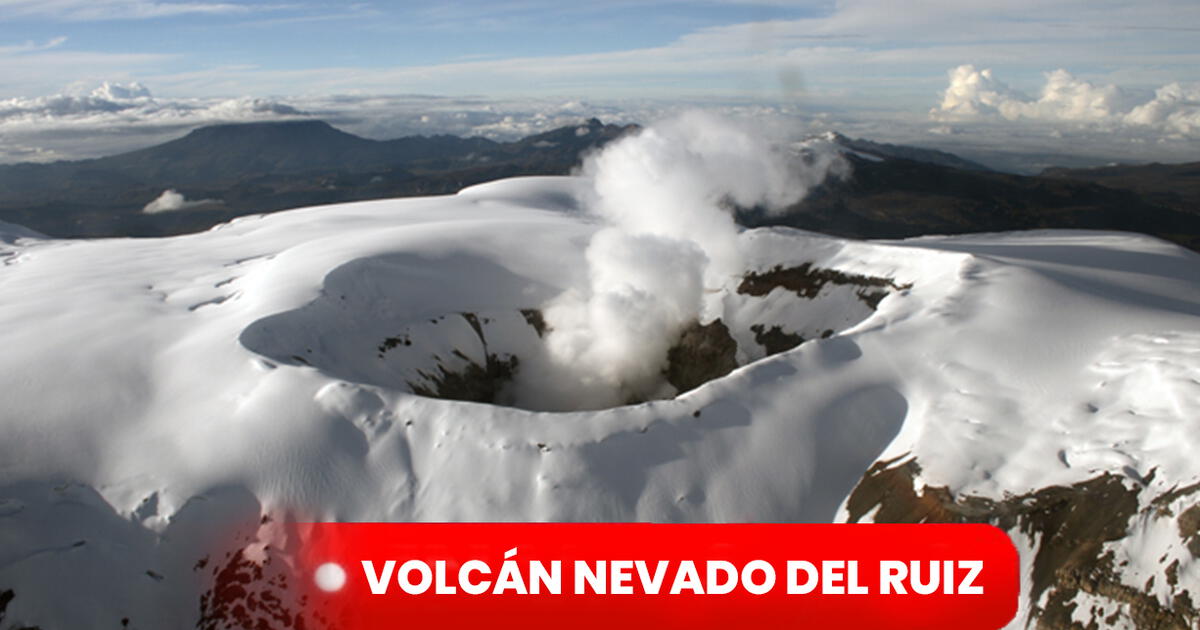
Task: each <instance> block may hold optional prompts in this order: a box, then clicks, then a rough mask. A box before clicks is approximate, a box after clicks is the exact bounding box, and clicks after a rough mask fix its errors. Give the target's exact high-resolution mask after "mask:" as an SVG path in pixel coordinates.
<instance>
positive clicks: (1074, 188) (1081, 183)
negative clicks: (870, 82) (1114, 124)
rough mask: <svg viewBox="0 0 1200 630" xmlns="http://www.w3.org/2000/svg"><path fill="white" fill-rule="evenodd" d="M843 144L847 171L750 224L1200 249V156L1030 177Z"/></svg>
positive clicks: (935, 155) (745, 218)
mask: <svg viewBox="0 0 1200 630" xmlns="http://www.w3.org/2000/svg"><path fill="white" fill-rule="evenodd" d="M835 141H836V142H838V143H839V144H841V145H842V146H843V147H847V148H848V149H851V150H850V151H848V152H847V154H846V158H847V159H848V160H850V162H851V163H852V166H853V172H852V174H851V175H850V176H849V177H848V178H846V179H843V180H829V181H826V182H825V183H824V184H823V185H822V186H821V187H820V188H818V189H817V190H816V191H814V192H813V193H811V194H810V195H809V196H808V197H807V198H805V199H804V200H803V201H802V202H801V203H799V204H797V206H796V207H794V208H792V209H791V211H790V212H788V213H786V214H784V215H783V216H769V217H768V216H766V215H765V214H763V213H761V212H756V211H753V210H750V211H745V212H743V213H742V215H741V217H740V219H741V222H742V223H743V224H745V225H748V226H760V225H779V224H783V225H789V226H792V227H798V228H801V229H806V230H812V231H815V232H822V233H826V234H834V235H839V236H846V237H852V238H907V237H911V236H920V235H926V234H965V233H972V232H1002V231H1012V230H1031V229H1045V228H1067V229H1093V230H1121V231H1128V232H1140V233H1143V234H1150V235H1153V236H1157V237H1159V238H1163V239H1166V240H1170V241H1174V242H1176V243H1178V244H1180V245H1183V246H1185V247H1188V248H1190V249H1192V250H1196V251H1200V162H1193V163H1189V164H1178V165H1162V164H1149V165H1142V166H1118V167H1107V168H1096V169H1051V170H1048V171H1046V172H1044V173H1042V174H1040V175H1035V176H1027V175H1014V174H1010V173H998V172H994V171H989V170H987V169H986V167H983V166H980V165H978V164H974V163H972V162H968V161H967V160H961V159H959V158H957V157H955V156H953V155H951V154H947V153H943V152H940V151H931V150H926V149H913V148H911V147H895V146H894V145H875V144H874V143H870V142H867V141H861V140H854V141H846V140H844V139H842V138H837V139H835ZM872 145H874V146H872ZM898 149H899V150H898Z"/></svg>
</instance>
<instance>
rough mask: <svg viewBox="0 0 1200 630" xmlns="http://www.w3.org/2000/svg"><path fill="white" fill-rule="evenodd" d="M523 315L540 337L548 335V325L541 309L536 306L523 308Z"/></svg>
mask: <svg viewBox="0 0 1200 630" xmlns="http://www.w3.org/2000/svg"><path fill="white" fill-rule="evenodd" d="M521 316H522V317H524V318H525V321H526V322H527V323H528V324H529V325H530V326H532V327H533V329H534V330H535V331H536V332H537V336H538V337H545V336H546V331H547V330H548V328H547V327H546V319H545V318H544V317H543V316H542V312H541V311H540V310H538V309H536V308H523V309H521Z"/></svg>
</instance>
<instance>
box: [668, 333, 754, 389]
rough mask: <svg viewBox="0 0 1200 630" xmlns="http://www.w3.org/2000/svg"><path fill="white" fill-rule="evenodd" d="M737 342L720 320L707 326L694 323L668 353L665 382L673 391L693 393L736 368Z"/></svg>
mask: <svg viewBox="0 0 1200 630" xmlns="http://www.w3.org/2000/svg"><path fill="white" fill-rule="evenodd" d="M737 366H738V365H737V342H736V341H734V340H733V337H732V336H731V335H730V334H729V328H727V327H726V326H725V324H724V322H722V321H721V320H719V319H718V320H716V321H714V322H712V323H711V324H708V325H707V326H701V325H700V323H699V322H696V323H693V324H692V325H691V326H689V327H688V328H687V329H686V330H684V331H683V334H682V335H680V337H679V342H678V343H676V344H675V345H674V346H673V347H672V348H671V349H670V350H669V351H667V369H666V373H665V376H666V378H667V382H668V383H670V384H671V385H673V386H674V387H675V390H676V391H677V392H679V393H680V394H682V393H683V392H686V391H690V390H693V389H695V388H697V387H699V386H701V385H703V384H705V383H707V382H709V381H711V380H713V379H717V378H721V377H722V376H725V375H726V374H729V373H730V372H732V371H733V370H735V369H736V368H737Z"/></svg>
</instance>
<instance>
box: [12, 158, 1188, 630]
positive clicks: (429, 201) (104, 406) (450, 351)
mask: <svg viewBox="0 0 1200 630" xmlns="http://www.w3.org/2000/svg"><path fill="white" fill-rule="evenodd" d="M593 191H594V188H593V182H592V181H590V180H587V179H584V178H528V179H516V180H505V181H499V182H493V183H491V184H485V185H482V186H477V187H474V188H470V189H467V190H465V191H463V192H462V193H460V194H458V195H456V196H450V197H436V198H419V199H406V200H393V201H375V202H364V203H356V204H344V205H336V206H326V207H316V208H306V209H299V210H293V211H289V212H284V213H279V214H274V215H270V216H261V217H245V218H241V219H237V220H235V221H233V222H231V223H229V224H224V225H221V226H218V227H217V228H215V229H213V230H211V231H209V232H206V233H202V234H195V235H189V236H181V237H174V238H166V239H141V240H135V239H113V240H98V241H57V240H50V239H45V238H39V237H38V236H37V235H36V234H33V233H30V232H28V231H25V230H21V229H18V228H15V227H12V226H7V225H5V226H0V260H2V261H3V266H2V267H0V349H2V351H0V394H2V395H3V403H4V404H3V406H2V407H0V435H2V436H3V437H2V439H0V541H3V544H2V545H0V627H7V626H3V624H10V625H14V624H15V627H22V626H23V625H36V626H38V627H40V628H42V629H43V630H55V629H57V628H91V627H95V628H100V627H120V624H121V623H122V620H125V625H126V626H127V627H136V628H176V627H178V628H184V627H189V628H190V627H196V626H197V625H199V626H200V627H221V626H220V624H219V622H220V620H221V617H220V615H221V614H222V612H221V611H222V610H224V609H222V608H221V607H220V606H218V605H217V604H215V603H214V601H215V600H214V597H213V592H214V588H216V587H215V586H214V583H217V585H218V586H219V583H220V582H221V580H225V579H229V576H230V575H233V574H237V573H238V571H239V570H241V569H245V570H246V571H245V572H243V573H242V574H243V575H251V576H252V575H254V569H253V568H247V567H251V565H254V563H256V562H259V561H261V559H262V557H263V554H264V553H265V552H264V551H263V548H264V546H267V545H269V546H270V547H271V548H272V549H277V550H278V549H284V550H286V549H287V548H288V546H289V545H290V544H293V543H294V538H293V534H294V532H290V531H289V530H288V528H287V527H285V526H284V523H286V521H287V520H288V519H337V520H393V521H412V520H415V521H460V520H535V521H537V520H551V521H581V520H586V521H593V520H600V521H631V520H638V521H643V520H648V521H660V522H663V521H667V522H729V521H751V522H758V521H812V522H828V521H847V520H851V521H864V520H872V519H875V520H880V521H883V520H902V521H904V520H906V521H922V520H928V521H969V520H974V521H987V522H993V523H996V524H998V525H1000V526H1002V527H1004V528H1005V529H1006V530H1008V531H1009V532H1010V535H1011V536H1012V537H1013V539H1014V540H1015V541H1016V542H1017V543H1018V546H1019V547H1020V548H1021V551H1022V562H1023V571H1024V572H1025V576H1024V577H1025V579H1024V582H1023V589H1024V592H1025V594H1026V599H1025V601H1024V603H1023V606H1022V612H1021V614H1020V616H1019V617H1018V619H1017V620H1016V621H1014V627H1022V626H1024V625H1025V624H1027V623H1041V624H1043V625H1044V626H1046V627H1067V626H1068V625H1069V623H1070V622H1071V621H1072V620H1077V621H1080V622H1082V623H1084V624H1086V623H1088V622H1089V621H1096V622H1097V623H1099V624H1101V625H1104V626H1106V627H1107V626H1112V627H1118V626H1124V627H1138V628H1142V627H1175V626H1172V625H1170V624H1176V625H1179V624H1182V626H1181V627H1187V626H1188V624H1192V625H1194V624H1195V623H1196V620H1197V613H1196V603H1195V602H1196V601H1197V598H1198V597H1200V586H1198V585H1200V563H1197V562H1196V557H1197V555H1200V531H1198V528H1200V507H1197V505H1200V464H1197V462H1196V455H1195V454H1196V453H1197V452H1200V257H1198V256H1197V255H1195V254H1194V253H1191V252H1188V251H1186V250H1183V249H1180V248H1178V247H1176V246H1174V245H1170V244H1167V243H1165V242H1162V241H1159V240H1155V239H1152V238H1149V237H1143V236H1137V235H1130V234H1119V233H1098V232H1058V231H1046V232H1029V233H1012V234H993V235H979V236H963V237H953V238H949V237H945V238H944V237H927V238H921V239H912V240H907V241H895V242H855V241H846V240H841V239H836V238H831V237H826V236H822V235H818V234H812V233H806V232H800V231H796V230H790V229H756V230H744V231H736V230H732V229H731V230H730V232H729V233H730V234H732V235H733V236H732V241H731V242H732V245H730V244H727V243H724V242H722V243H718V244H717V245H719V246H720V247H724V248H726V249H728V250H730V251H735V250H736V252H737V253H738V255H737V256H729V257H728V260H726V261H725V264H723V265H722V266H720V267H719V269H718V271H719V272H720V273H712V271H713V270H712V268H709V270H708V272H706V273H704V274H703V275H701V274H699V273H696V274H693V275H694V277H692V276H687V275H686V272H688V268H687V267H686V266H681V267H679V269H681V270H682V271H681V272H680V273H681V274H682V275H678V276H670V277H668V280H667V281H665V282H661V283H658V284H655V282H651V281H649V280H647V281H646V282H645V283H643V284H642V285H639V287H638V291H639V292H638V293H637V295H640V296H643V297H646V296H649V297H650V298H654V300H650V301H648V302H647V301H641V302H637V301H633V302H629V304H631V305H634V306H637V307H638V308H649V309H651V310H644V311H638V312H637V313H640V314H642V315H644V314H645V313H654V314H658V315H663V316H664V317H667V318H668V319H670V318H674V319H670V321H671V323H670V325H662V326H659V327H657V328H653V327H652V328H645V327H643V328H638V329H637V331H640V332H645V331H647V330H648V331H651V332H654V333H655V334H657V335H658V336H657V337H647V338H646V339H645V343H644V345H646V346H652V347H653V348H655V352H654V353H650V354H647V355H646V356H647V357H651V358H650V359H646V360H645V361H641V362H640V363H637V364H636V365H633V369H636V370H639V373H638V375H637V377H636V379H626V378H625V377H624V376H623V375H622V374H621V373H619V372H615V373H611V374H610V373H605V371H606V369H607V368H606V366H607V365H608V364H606V363H605V362H604V361H603V360H601V361H595V360H594V359H596V358H597V357H599V358H600V359H604V358H605V357H607V356H609V355H606V354H605V351H607V350H608V349H609V347H608V345H606V344H607V343H608V341H610V340H609V339H608V338H607V337H605V335H603V334H598V332H599V333H603V332H604V331H606V330H615V331H617V333H616V334H619V335H625V334H629V332H630V329H628V328H622V326H623V325H624V324H623V323H622V322H616V323H612V322H609V323H608V324H609V325H607V327H593V328H589V329H587V331H586V332H587V335H576V336H574V337H570V336H568V337H565V339H566V341H561V339H564V338H557V339H559V340H560V341H555V339H556V338H555V337H554V335H555V326H558V330H559V332H562V331H563V330H564V329H568V328H569V327H570V326H573V325H575V324H577V323H578V321H579V317H580V315H579V314H580V313H584V314H586V315H588V316H590V317H607V316H608V315H609V314H611V313H614V312H615V313H620V312H622V311H621V310H620V309H621V307H623V305H625V303H624V302H619V303H618V304H617V307H616V308H614V307H613V305H612V304H611V303H601V302H600V301H598V300H596V299H592V298H594V297H595V295H600V296H601V297H603V298H605V299H609V298H612V296H617V297H618V298H620V297H621V296H623V295H624V294H622V293H621V292H620V291H614V290H612V287H611V286H610V285H608V284H605V282H609V280H611V279H608V280H605V279H604V278H600V279H599V280H604V281H605V282H600V281H598V279H597V275H598V272H597V267H596V265H595V262H596V257H597V256H599V254H597V252H596V251H595V249H594V248H590V247H589V243H591V244H594V243H595V241H596V240H597V235H598V234H601V233H602V232H604V231H605V230H608V229H610V228H609V226H608V225H607V224H606V223H603V222H601V221H598V220H597V219H596V217H595V216H594V215H593V214H590V213H588V212H586V211H585V210H584V207H585V206H587V205H588V204H589V203H594V200H593V199H591V198H590V197H589V195H592V194H593ZM646 243H648V245H649V246H650V247H651V249H654V248H655V247H658V246H659V245H661V243H656V242H649V241H647V242H646ZM618 244H620V243H618ZM618 249H619V248H618ZM660 250H662V248H659V250H655V251H660ZM676 250H678V251H676ZM676 250H670V251H666V250H662V251H666V253H665V254H664V255H663V256H661V257H660V258H657V259H654V260H653V262H655V263H663V264H675V263H677V262H678V261H680V260H684V261H687V260H692V259H694V258H696V256H695V255H694V253H693V252H691V250H688V249H687V248H683V249H679V248H676ZM712 251H717V250H716V249H713V250H712ZM601 253H603V252H601ZM676 254H678V255H676ZM636 263H637V260H636V259H635V260H634V262H633V263H631V264H633V265H634V266H631V267H629V269H627V270H626V271H627V272H628V274H629V275H631V276H637V275H639V274H640V273H641V271H640V270H639V269H638V268H636ZM622 264H624V263H622ZM646 264H649V263H646ZM672 268H673V267H672ZM688 278H691V280H689V279H688ZM610 284H611V282H610ZM685 285H686V286H685ZM681 287H683V288H686V289H687V290H688V291H689V292H686V294H684V293H680V292H681V291H682V289H681ZM581 291H587V292H590V293H589V294H588V295H585V296H584V298H579V299H577V298H578V295H577V294H579V292H581ZM605 291H607V293H605ZM676 293H680V294H682V295H684V297H685V298H687V299H686V300H674V301H666V302H659V301H655V300H656V299H657V298H658V297H661V295H668V294H669V295H671V296H675V295H676ZM660 294H661V295H660ZM589 296H590V297H589ZM689 296H692V297H689ZM697 296H698V297H697ZM693 297H695V299H694V300H693ZM585 298H586V299H585ZM613 299H615V298H613ZM687 300H692V301H690V302H689V301H687ZM647 304H649V306H647ZM679 304H684V305H687V306H688V309H691V310H686V309H685V310H682V311H679V310H677V309H676V310H672V309H675V307H676V306H678V305H679ZM655 309H657V310H655ZM632 316H633V315H632V314H631V317H632ZM573 317H574V319H573ZM637 323H642V322H637ZM581 340H582V341H581ZM556 343H563V344H564V346H563V347H566V348H567V350H570V351H572V352H574V354H570V353H568V355H567V356H572V357H581V359H580V361H578V362H577V364H576V365H575V366H574V367H575V368H577V369H571V370H567V369H564V368H562V365H561V364H560V363H556V360H557V359H556V357H557V356H558V355H557V354H556V353H559V352H562V347H559V346H556V345H555V344H556ZM620 347H626V346H620ZM564 372H569V373H568V374H566V375H565V376H564ZM243 549H244V550H246V551H245V552H244V553H242V552H239V550H243ZM1066 550H1071V553H1066ZM239 562H241V563H243V564H241V565H239V564H237V563H239ZM251 581H253V580H251ZM64 593H70V596H69V597H65V596H64ZM260 612H261V613H262V614H263V615H267V614H268V612H269V611H262V610H260ZM1152 622H1153V623H1159V624H1163V625H1158V626H1154V625H1147V624H1151V623H1152Z"/></svg>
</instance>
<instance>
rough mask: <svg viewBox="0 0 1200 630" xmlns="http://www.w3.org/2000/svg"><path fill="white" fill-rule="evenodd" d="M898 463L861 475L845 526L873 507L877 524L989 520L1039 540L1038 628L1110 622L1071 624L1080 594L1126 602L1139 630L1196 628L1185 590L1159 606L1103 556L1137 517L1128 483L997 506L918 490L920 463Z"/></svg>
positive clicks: (1093, 482) (1035, 580) (1089, 485)
mask: <svg viewBox="0 0 1200 630" xmlns="http://www.w3.org/2000/svg"><path fill="white" fill-rule="evenodd" d="M902 459H903V458H898V459H895V460H891V461H881V462H876V463H875V465H873V466H872V467H871V468H870V470H868V471H867V473H866V474H865V475H863V478H862V479H861V480H860V481H859V483H858V486H857V487H855V489H854V491H853V492H852V493H851V494H850V497H849V498H848V499H847V503H846V507H847V511H848V512H849V520H850V522H857V521H859V520H860V519H862V518H863V517H864V516H865V515H866V514H868V513H870V512H871V511H872V510H876V511H875V513H874V517H873V520H874V521H875V522H877V523H991V524H993V525H996V526H997V527H999V528H1001V529H1003V530H1005V531H1013V530H1019V531H1021V532H1023V533H1025V534H1026V535H1028V536H1029V537H1030V539H1031V540H1035V541H1038V546H1037V550H1036V552H1035V556H1034V560H1033V570H1032V576H1031V578H1032V583H1031V584H1030V592H1029V599H1030V601H1032V602H1038V601H1039V600H1040V597H1041V595H1042V593H1044V592H1047V591H1048V592H1049V595H1048V597H1047V600H1046V603H1045V605H1044V606H1041V607H1038V606H1036V605H1035V607H1034V609H1033V618H1034V619H1036V623H1037V627H1038V628H1046V629H1051V630H1078V629H1081V628H1091V627H1100V624H1101V623H1103V624H1104V625H1112V623H1114V621H1113V620H1108V619H1100V620H1098V621H1097V620H1096V619H1095V615H1094V614H1093V620H1092V624H1091V625H1087V626H1084V625H1082V624H1079V623H1078V622H1075V621H1072V618H1073V615H1074V614H1075V604H1073V603H1072V600H1073V599H1074V598H1075V596H1076V595H1077V594H1078V593H1079V592H1085V593H1090V594H1092V595H1096V596H1098V597H1101V598H1104V599H1107V600H1110V601H1112V602H1114V603H1117V604H1120V605H1123V606H1124V608H1123V609H1122V610H1128V613H1127V614H1128V619H1129V620H1130V621H1132V622H1133V624H1134V626H1135V627H1136V628H1138V630H1167V629H1170V630H1175V629H1179V630H1184V629H1186V628H1194V627H1196V624H1197V623H1200V611H1198V610H1197V609H1196V607H1195V605H1194V604H1193V603H1192V599H1191V594H1190V592H1189V591H1188V590H1177V592H1176V597H1175V599H1174V601H1172V603H1171V604H1170V605H1167V606H1164V605H1163V604H1161V603H1160V602H1159V601H1158V599H1157V598H1155V597H1154V596H1152V595H1150V594H1148V593H1146V592H1143V590H1139V589H1136V588H1133V587H1131V586H1128V585H1126V584H1124V583H1122V581H1121V579H1120V575H1119V570H1118V568H1117V567H1115V566H1113V565H1114V562H1113V557H1112V553H1111V552H1105V551H1103V546H1104V544H1105V543H1107V542H1111V541H1115V540H1120V539H1121V538H1124V537H1125V536H1126V534H1127V533H1128V530H1129V524H1130V519H1131V518H1132V517H1133V516H1134V515H1135V514H1138V494H1139V493H1140V492H1141V490H1140V488H1138V487H1129V485H1127V480H1126V479H1125V478H1123V477H1121V476H1119V475H1114V474H1110V473H1105V474H1103V475H1100V476H1098V477H1095V478H1092V479H1088V480H1086V481H1081V482H1079V483H1076V484H1073V485H1071V486H1050V487H1047V488H1042V489H1040V490H1037V491H1034V492H1031V493H1028V494H1023V495H1019V496H1012V497H1008V498H1006V499H1004V500H999V501H998V500H993V499H987V498H982V497H973V496H957V497H956V496H954V494H953V493H951V492H950V491H949V489H947V488H946V487H936V486H925V487H922V488H917V487H916V485H915V483H914V478H915V477H916V475H917V474H918V473H919V472H920V470H921V468H920V466H919V465H918V464H917V462H916V460H913V459H909V460H907V461H903V462H902V461H901V460H902ZM1152 477H1153V473H1152V474H1151V478H1152ZM1164 496H1165V495H1164ZM1178 496H1179V495H1176V498H1177V497H1178ZM1159 498H1160V499H1161V498H1162V497H1159ZM1169 502H1170V501H1169V500H1168V501H1167V502H1166V503H1169ZM1162 505H1165V503H1163V504H1162ZM1158 509H1159V508H1156V507H1154V506H1153V505H1152V507H1151V508H1149V510H1151V511H1155V510H1158ZM1194 510H1196V508H1195V507H1193V508H1189V509H1188V510H1187V511H1185V512H1184V514H1190V513H1192V512H1193V511H1194ZM1197 516H1198V517H1200V511H1197ZM1180 522H1181V528H1180V531H1181V535H1184V536H1186V535H1187V532H1186V531H1185V530H1184V528H1183V519H1182V518H1181V521H1180ZM1188 531H1190V530H1188ZM1176 571H1178V568H1177V567H1176V568H1175V569H1171V568H1170V567H1168V568H1167V571H1165V572H1164V577H1165V578H1166V579H1167V581H1168V583H1169V584H1172V586H1174V584H1173V581H1174V579H1173V577H1172V573H1173V572H1176Z"/></svg>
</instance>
